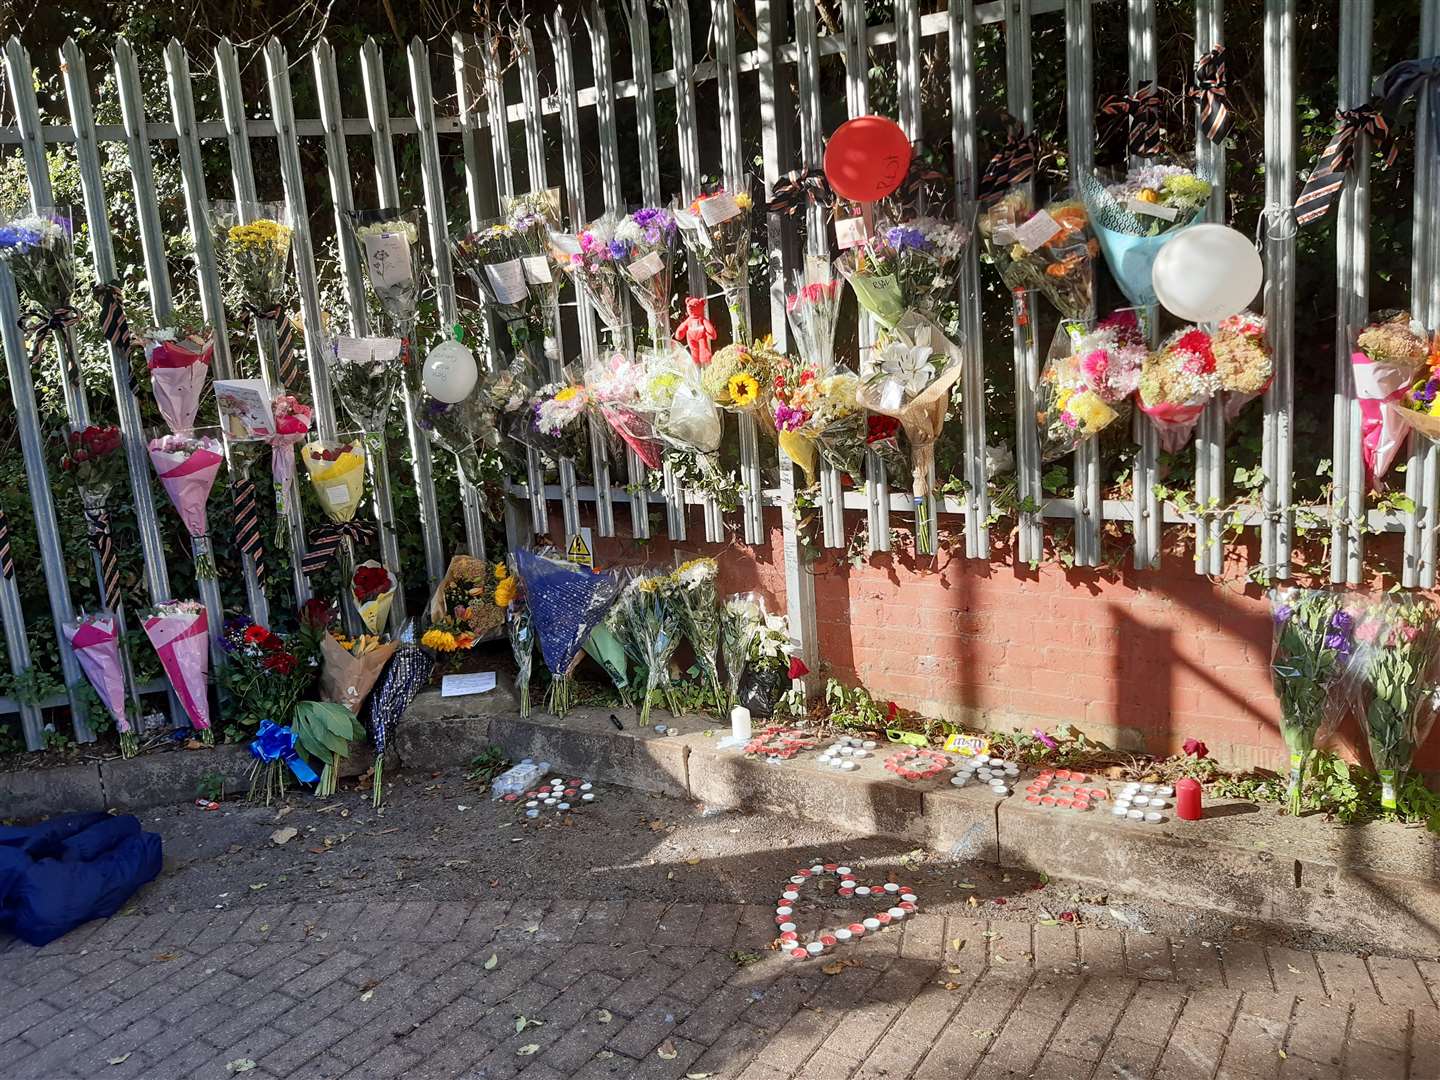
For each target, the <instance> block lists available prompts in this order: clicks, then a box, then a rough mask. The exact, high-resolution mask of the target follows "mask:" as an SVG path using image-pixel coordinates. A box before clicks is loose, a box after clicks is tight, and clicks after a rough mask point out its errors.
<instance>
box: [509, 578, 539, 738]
mask: <svg viewBox="0 0 1440 1080" xmlns="http://www.w3.org/2000/svg"><path fill="white" fill-rule="evenodd" d="M509 580H511V581H516V582H518V581H519V580H520V575H519V574H517V573H516V572H515V570H514V567H513V566H512V567H511V568H510V577H509ZM506 627H507V629H508V631H509V635H508V636H509V638H510V652H511V654H512V655H513V656H514V657H515V693H516V694H517V695H518V696H519V698H520V715H521V716H522V717H525V716H529V715H530V673H531V672H532V671H533V670H534V667H535V623H534V621H533V620H532V619H531V618H530V605H529V604H527V603H526V602H525V596H524V594H523V593H522V592H520V590H519V589H518V588H517V589H516V591H515V592H514V593H513V594H512V595H511V597H510V608H509V610H508V611H507V612H506Z"/></svg>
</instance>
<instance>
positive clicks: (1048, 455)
mask: <svg viewBox="0 0 1440 1080" xmlns="http://www.w3.org/2000/svg"><path fill="white" fill-rule="evenodd" d="M1055 338H1056V342H1057V345H1058V348H1052V350H1051V353H1050V356H1049V357H1048V358H1047V359H1046V361H1045V367H1044V369H1043V370H1042V371H1041V372H1040V382H1039V385H1038V386H1037V387H1036V388H1035V407H1036V410H1037V412H1038V416H1039V426H1040V454H1041V458H1042V460H1044V461H1051V460H1053V459H1055V458H1058V457H1060V456H1062V455H1063V454H1066V453H1069V452H1070V451H1072V450H1074V449H1075V448H1076V447H1077V446H1079V445H1080V444H1081V443H1083V442H1085V441H1086V440H1088V439H1092V438H1094V437H1095V436H1096V435H1098V434H1099V433H1100V432H1101V431H1103V430H1104V429H1105V428H1107V427H1109V426H1110V424H1111V423H1113V422H1114V421H1115V420H1116V419H1117V418H1118V417H1119V415H1120V412H1119V409H1120V407H1121V406H1122V405H1123V404H1124V402H1125V399H1126V398H1128V397H1129V396H1130V395H1131V394H1132V393H1134V392H1135V389H1136V387H1138V386H1139V385H1140V371H1141V368H1142V366H1143V365H1144V363H1145V357H1146V356H1147V355H1148V354H1149V351H1150V350H1149V349H1148V348H1147V347H1146V346H1145V343H1144V341H1143V340H1142V339H1141V337H1140V335H1139V333H1138V327H1137V326H1136V324H1135V322H1134V321H1133V320H1131V321H1129V322H1128V323H1116V322H1113V321H1110V320H1107V321H1106V322H1103V323H1101V324H1099V325H1098V326H1096V327H1094V328H1093V329H1089V330H1087V329H1086V327H1085V326H1084V325H1083V324H1081V323H1076V322H1064V323H1061V325H1060V328H1059V330H1057V331H1056V335H1055Z"/></svg>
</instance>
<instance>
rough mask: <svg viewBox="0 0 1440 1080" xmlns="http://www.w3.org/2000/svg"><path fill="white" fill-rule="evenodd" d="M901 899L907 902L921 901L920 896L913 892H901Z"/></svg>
mask: <svg viewBox="0 0 1440 1080" xmlns="http://www.w3.org/2000/svg"><path fill="white" fill-rule="evenodd" d="M900 899H901V900H903V901H905V902H906V903H907V904H915V903H919V901H920V898H919V897H918V896H916V895H915V894H914V893H913V892H902V893H901V894H900Z"/></svg>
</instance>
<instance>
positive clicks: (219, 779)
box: [195, 769, 225, 802]
mask: <svg viewBox="0 0 1440 1080" xmlns="http://www.w3.org/2000/svg"><path fill="white" fill-rule="evenodd" d="M195 797H196V798H197V799H204V800H205V801H206V802H219V801H220V800H221V799H223V798H224V797H225V774H224V773H222V772H218V771H217V770H215V769H211V770H210V771H209V772H203V773H201V774H200V779H199V780H197V781H195Z"/></svg>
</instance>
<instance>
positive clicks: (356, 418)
mask: <svg viewBox="0 0 1440 1080" xmlns="http://www.w3.org/2000/svg"><path fill="white" fill-rule="evenodd" d="M403 347H404V343H403V342H402V341H401V340H400V339H399V338H398V337H368V338H356V337H345V336H339V337H336V338H335V339H334V340H333V341H332V342H331V348H330V352H329V355H328V356H327V358H326V366H327V367H328V369H329V373H330V389H331V392H332V393H333V395H334V398H335V400H336V401H338V402H339V403H340V407H341V408H342V409H344V410H345V414H346V415H347V416H349V417H350V421H351V422H352V423H353V424H354V425H355V426H356V427H357V428H359V429H360V430H361V431H363V432H365V433H366V434H367V435H380V434H382V433H383V432H384V431H385V424H386V421H388V420H389V418H390V405H391V402H393V401H394V399H395V393H396V391H397V390H399V388H400V379H401V375H402V368H403V363H402V360H401V350H402V348H403Z"/></svg>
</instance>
